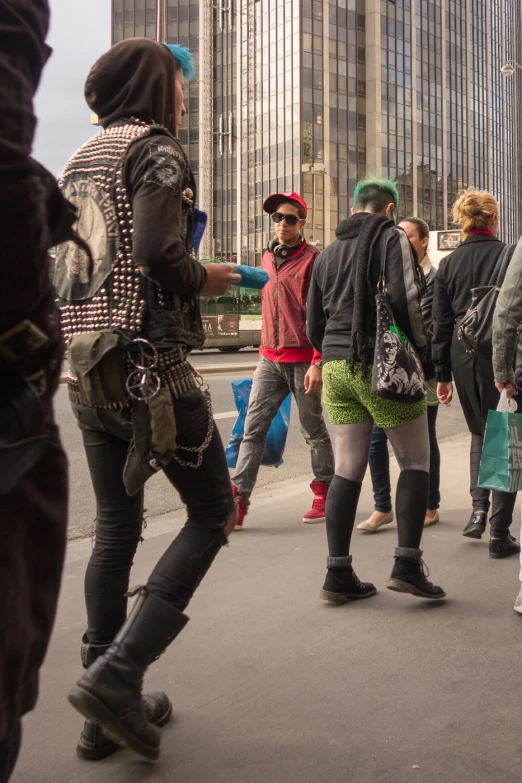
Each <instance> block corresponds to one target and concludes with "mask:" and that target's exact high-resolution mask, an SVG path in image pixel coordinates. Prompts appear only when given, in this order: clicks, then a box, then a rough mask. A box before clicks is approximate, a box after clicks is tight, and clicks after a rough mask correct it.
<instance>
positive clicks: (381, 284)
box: [377, 226, 402, 294]
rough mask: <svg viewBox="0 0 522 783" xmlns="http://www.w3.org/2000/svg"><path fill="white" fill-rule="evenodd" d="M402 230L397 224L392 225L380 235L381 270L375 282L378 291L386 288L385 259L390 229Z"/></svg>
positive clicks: (381, 291)
mask: <svg viewBox="0 0 522 783" xmlns="http://www.w3.org/2000/svg"><path fill="white" fill-rule="evenodd" d="M397 230H398V231H402V228H401V229H398V228H397V226H392V227H390V228H389V229H386V231H383V232H382V236H381V240H380V242H381V257H382V261H381V271H380V273H379V280H378V282H377V288H378V290H379V293H381V294H382V293H384V291H385V289H386V259H387V256H388V242H389V241H390V238H391V235H392V231H397Z"/></svg>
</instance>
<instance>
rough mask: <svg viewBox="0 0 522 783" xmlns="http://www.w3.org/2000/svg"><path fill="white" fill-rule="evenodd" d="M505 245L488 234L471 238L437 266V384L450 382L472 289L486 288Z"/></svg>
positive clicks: (435, 327) (434, 356)
mask: <svg viewBox="0 0 522 783" xmlns="http://www.w3.org/2000/svg"><path fill="white" fill-rule="evenodd" d="M503 247H504V243H503V242H501V241H500V240H499V239H497V238H496V237H493V236H490V235H489V234H471V236H469V237H468V238H467V239H466V240H465V241H464V242H463V243H462V245H460V247H458V248H457V249H456V250H455V251H454V252H453V253H451V255H449V256H446V258H443V259H442V261H441V262H440V266H439V269H438V271H437V276H436V278H435V289H434V294H433V327H434V334H433V345H432V355H433V361H434V363H435V369H436V373H437V380H438V381H443V382H446V383H448V382H450V381H451V380H452V361H451V345H452V342H453V340H454V332H455V329H456V328H457V324H458V321H459V320H460V319H461V318H462V317H463V316H464V315H465V314H466V311H467V310H468V308H469V306H470V304H471V289H472V288H478V287H479V286H483V285H488V284H489V282H490V279H491V275H492V274H493V270H494V268H495V264H496V263H497V261H498V258H499V256H500V254H501V252H502V249H503Z"/></svg>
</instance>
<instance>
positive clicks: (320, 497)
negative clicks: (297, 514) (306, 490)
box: [303, 481, 328, 525]
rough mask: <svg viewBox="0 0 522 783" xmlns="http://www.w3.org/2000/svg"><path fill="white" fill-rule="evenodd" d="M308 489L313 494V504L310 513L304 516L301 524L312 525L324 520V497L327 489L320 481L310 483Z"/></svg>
mask: <svg viewBox="0 0 522 783" xmlns="http://www.w3.org/2000/svg"><path fill="white" fill-rule="evenodd" d="M310 489H311V490H312V492H313V493H314V502H313V505H312V508H311V509H310V511H309V512H308V513H307V514H305V515H304V517H303V522H307V523H308V524H309V525H313V524H315V523H316V522H324V521H325V519H326V496H327V494H328V487H327V485H326V484H324V483H323V482H322V481H312V483H311V484H310Z"/></svg>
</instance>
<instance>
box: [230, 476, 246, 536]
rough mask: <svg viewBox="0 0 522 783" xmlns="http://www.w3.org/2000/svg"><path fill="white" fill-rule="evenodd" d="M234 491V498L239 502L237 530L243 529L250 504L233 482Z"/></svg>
mask: <svg viewBox="0 0 522 783" xmlns="http://www.w3.org/2000/svg"><path fill="white" fill-rule="evenodd" d="M232 492H233V494H234V498H235V500H236V504H237V522H236V530H243V522H244V519H245V517H246V515H247V514H248V504H247V502H246V500H245V499H244V498H242V497H241V495H240V494H239V492H238V491H237V487H235V486H234V485H233V484H232Z"/></svg>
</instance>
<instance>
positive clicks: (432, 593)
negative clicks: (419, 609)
mask: <svg viewBox="0 0 522 783" xmlns="http://www.w3.org/2000/svg"><path fill="white" fill-rule="evenodd" d="M421 558H422V551H421V550H420V549H406V548H404V547H397V549H396V550H395V565H394V566H393V571H392V572H391V576H390V578H389V579H388V584H387V585H386V587H387V588H388V590H394V591H395V592H396V593H410V595H415V596H417V597H418V598H445V597H446V593H445V592H444V590H443V589H442V587H437V585H434V584H432V583H431V582H430V581H428V579H427V578H426V576H429V571H428V572H427V574H426V573H425V571H424V569H425V564H424V561H423V560H422V559H421ZM426 570H427V569H426Z"/></svg>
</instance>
